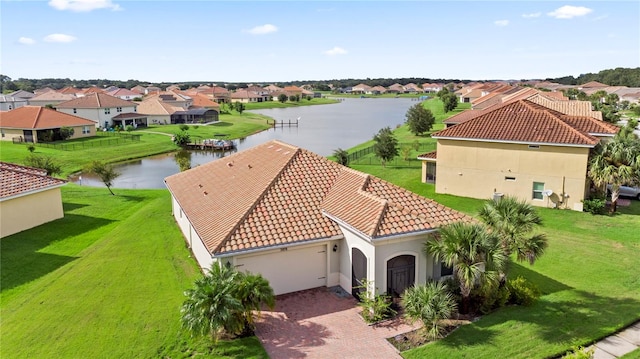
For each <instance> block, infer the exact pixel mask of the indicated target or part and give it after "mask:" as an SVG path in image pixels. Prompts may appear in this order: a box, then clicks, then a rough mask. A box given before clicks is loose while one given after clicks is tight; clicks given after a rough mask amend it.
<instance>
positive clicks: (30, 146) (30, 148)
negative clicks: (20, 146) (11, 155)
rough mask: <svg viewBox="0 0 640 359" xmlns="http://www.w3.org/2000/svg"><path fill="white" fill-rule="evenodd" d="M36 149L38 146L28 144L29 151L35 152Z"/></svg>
mask: <svg viewBox="0 0 640 359" xmlns="http://www.w3.org/2000/svg"><path fill="white" fill-rule="evenodd" d="M35 150H36V146H35V145H34V144H30V145H28V146H27V151H29V152H31V153H33V151H35Z"/></svg>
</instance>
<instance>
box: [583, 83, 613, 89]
mask: <svg viewBox="0 0 640 359" xmlns="http://www.w3.org/2000/svg"><path fill="white" fill-rule="evenodd" d="M579 87H581V88H583V89H588V88H597V87H609V85H605V84H603V83H602V82H598V81H589V82H587V83H586V84H582V85H579Z"/></svg>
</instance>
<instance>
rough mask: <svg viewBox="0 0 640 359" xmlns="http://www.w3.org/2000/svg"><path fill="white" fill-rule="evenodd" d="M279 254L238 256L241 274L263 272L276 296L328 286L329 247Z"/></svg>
mask: <svg viewBox="0 0 640 359" xmlns="http://www.w3.org/2000/svg"><path fill="white" fill-rule="evenodd" d="M283 249H284V250H281V251H279V252H270V253H267V254H261V255H253V256H247V257H237V258H236V266H237V268H238V270H240V271H249V272H251V273H260V274H262V276H263V277H265V278H266V279H268V280H269V283H270V284H271V287H272V288H273V291H274V292H275V294H276V295H278V294H284V293H290V292H295V291H298V290H304V289H309V288H315V287H322V286H326V285H327V253H326V246H325V245H319V246H313V247H305V248H296V247H292V248H283Z"/></svg>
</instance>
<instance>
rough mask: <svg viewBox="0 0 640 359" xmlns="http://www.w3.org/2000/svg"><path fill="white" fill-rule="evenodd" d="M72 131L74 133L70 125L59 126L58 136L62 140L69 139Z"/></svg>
mask: <svg viewBox="0 0 640 359" xmlns="http://www.w3.org/2000/svg"><path fill="white" fill-rule="evenodd" d="M74 133H75V130H74V129H73V128H71V127H66V126H62V127H60V138H61V139H62V140H63V141H64V140H67V139H69V138H70V137H71V136H73V134H74Z"/></svg>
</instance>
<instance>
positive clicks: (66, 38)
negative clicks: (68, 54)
mask: <svg viewBox="0 0 640 359" xmlns="http://www.w3.org/2000/svg"><path fill="white" fill-rule="evenodd" d="M76 40H77V38H76V37H75V36H71V35H65V34H51V35H47V36H45V37H44V41H46V42H64V43H66V42H73V41H76Z"/></svg>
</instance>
